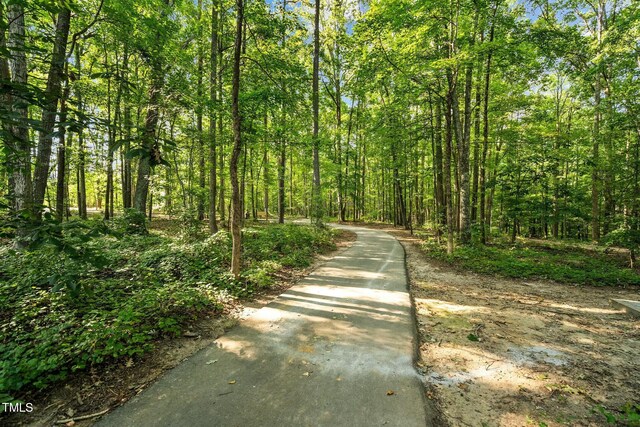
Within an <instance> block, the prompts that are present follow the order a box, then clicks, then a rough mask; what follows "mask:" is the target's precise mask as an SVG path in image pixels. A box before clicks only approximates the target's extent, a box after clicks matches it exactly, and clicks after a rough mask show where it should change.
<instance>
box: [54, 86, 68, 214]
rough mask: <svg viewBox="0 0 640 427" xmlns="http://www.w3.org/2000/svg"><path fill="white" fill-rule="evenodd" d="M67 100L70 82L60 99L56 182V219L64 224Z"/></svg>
mask: <svg viewBox="0 0 640 427" xmlns="http://www.w3.org/2000/svg"><path fill="white" fill-rule="evenodd" d="M67 99H69V81H68V80H67V82H66V85H65V88H64V90H63V92H62V98H61V99H60V124H59V125H58V134H59V136H58V171H57V172H58V176H57V182H56V219H57V220H58V221H60V222H62V219H63V217H64V211H65V209H64V199H65V194H66V185H65V182H66V172H67V156H66V151H67V147H66V140H65V136H66V131H67V128H66V125H65V122H66V121H67Z"/></svg>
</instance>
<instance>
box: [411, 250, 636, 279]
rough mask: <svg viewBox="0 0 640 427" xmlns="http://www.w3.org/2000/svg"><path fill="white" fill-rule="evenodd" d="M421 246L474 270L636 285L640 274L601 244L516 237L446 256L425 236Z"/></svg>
mask: <svg viewBox="0 0 640 427" xmlns="http://www.w3.org/2000/svg"><path fill="white" fill-rule="evenodd" d="M422 249H423V250H424V252H425V254H426V255H428V256H429V257H432V258H435V259H438V260H441V261H445V262H447V263H449V264H451V265H455V266H458V267H461V268H464V269H468V270H471V271H474V272H476V273H484V274H497V275H500V276H503V277H509V278H524V279H548V280H553V281H556V282H561V283H573V284H580V285H594V286H624V287H627V286H638V285H640V274H638V272H637V271H636V270H635V269H633V268H629V265H628V262H627V260H626V258H625V257H624V256H620V255H619V254H617V253H613V254H611V253H606V252H605V248H604V247H589V248H587V247H583V246H580V245H572V244H570V243H569V244H567V243H562V242H558V241H549V242H544V241H541V240H530V239H519V241H517V242H516V243H514V244H512V243H507V242H503V241H500V240H498V241H496V242H494V243H492V244H490V245H470V246H460V247H458V248H456V250H455V251H454V252H453V253H452V254H450V255H448V254H447V253H446V250H445V248H443V247H442V246H440V245H439V244H437V243H436V241H435V240H433V239H431V240H429V239H427V240H425V241H424V242H423V243H422Z"/></svg>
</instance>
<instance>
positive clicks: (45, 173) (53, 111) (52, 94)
mask: <svg viewBox="0 0 640 427" xmlns="http://www.w3.org/2000/svg"><path fill="white" fill-rule="evenodd" d="M70 23H71V10H70V9H69V7H68V6H65V7H63V8H62V9H61V10H60V12H59V13H58V19H57V22H56V32H55V39H54V43H53V54H52V55H51V63H50V66H49V73H48V77H47V87H46V90H45V99H44V105H43V107H42V119H41V130H40V132H39V136H38V154H37V156H36V167H35V173H34V191H33V198H34V209H35V213H36V217H37V218H38V219H40V218H41V217H42V209H43V206H44V194H45V192H46V190H47V181H48V178H49V162H50V160H51V145H52V142H53V130H54V127H55V121H56V115H57V109H58V101H59V100H60V95H61V93H60V91H61V83H62V80H63V78H64V64H65V59H66V51H67V39H68V38H69V27H70Z"/></svg>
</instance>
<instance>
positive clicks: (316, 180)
mask: <svg viewBox="0 0 640 427" xmlns="http://www.w3.org/2000/svg"><path fill="white" fill-rule="evenodd" d="M319 65H320V0H315V15H314V30H313V85H312V86H313V87H312V100H313V197H312V199H311V203H312V208H311V217H312V219H313V220H314V221H315V223H316V224H317V225H320V224H322V216H323V213H322V194H321V186H320V154H319V149H320V140H319V138H318V130H319V129H318V126H319V99H320V94H319V91H318V75H319V70H320V68H319Z"/></svg>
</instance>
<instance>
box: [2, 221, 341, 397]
mask: <svg viewBox="0 0 640 427" xmlns="http://www.w3.org/2000/svg"><path fill="white" fill-rule="evenodd" d="M160 225H162V222H160ZM165 226H167V224H165ZM108 227H110V229H111V231H113V233H108V232H107V233H102V234H100V235H98V236H96V237H93V238H92V239H90V240H84V239H80V236H79V234H78V232H77V231H76V230H74V231H70V230H71V229H67V230H65V231H62V233H61V234H60V235H58V238H59V239H60V241H59V242H58V243H60V242H64V244H65V245H68V246H69V247H73V246H74V244H75V243H77V242H79V241H81V240H82V247H83V248H84V249H86V253H85V255H86V254H89V253H91V251H92V250H96V251H97V250H99V253H100V257H101V260H100V262H99V263H98V262H94V261H95V260H91V261H92V262H89V261H87V257H89V256H88V255H86V257H84V258H83V257H81V256H75V257H74V256H71V255H69V253H68V252H69V251H66V252H65V251H63V250H61V249H60V248H59V247H58V246H56V245H55V244H53V243H51V242H46V243H42V244H40V245H38V246H37V247H35V248H34V249H32V250H29V249H27V250H24V251H15V250H14V249H12V246H11V245H10V244H5V245H3V246H2V248H0V355H1V356H0V395H1V397H2V401H3V402H8V401H12V400H14V399H19V398H20V397H21V396H24V395H25V393H29V392H30V391H33V390H36V389H43V388H46V387H48V386H50V385H52V384H54V383H56V382H57V381H60V380H63V379H64V378H66V377H67V376H68V374H70V373H72V372H75V371H79V370H83V369H86V368H88V367H91V366H96V365H98V364H101V363H104V362H112V361H115V360H118V359H121V358H125V357H126V358H131V357H135V356H137V355H140V354H142V353H145V352H147V351H149V350H150V349H152V348H153V345H154V341H155V340H157V339H160V338H164V337H172V336H176V335H179V334H180V333H181V332H182V330H183V327H184V326H185V325H186V324H188V323H189V322H190V321H194V320H195V319H197V318H198V317H199V316H202V315H204V314H216V313H220V312H221V311H222V310H224V309H225V306H226V305H227V304H228V303H230V302H232V301H233V300H234V299H237V298H242V297H247V296H250V295H252V294H253V293H254V292H256V291H258V290H259V289H261V288H264V287H268V286H269V285H270V284H271V283H272V274H273V273H274V272H276V271H278V270H279V269H282V268H289V267H301V266H307V265H308V264H309V262H310V261H311V259H312V257H313V255H314V254H315V253H317V252H318V251H322V250H324V249H327V248H330V247H332V241H331V235H332V234H331V231H329V230H327V229H322V228H312V227H307V226H300V225H291V224H287V225H275V224H271V225H255V226H251V227H249V228H246V229H245V230H244V234H245V236H246V238H245V240H244V247H243V251H244V253H245V254H246V256H245V264H244V268H243V274H242V276H241V277H240V278H239V279H234V278H233V276H232V275H231V274H230V273H229V262H230V253H231V238H230V236H229V233H227V232H226V231H220V232H218V233H216V234H214V235H211V236H208V237H205V238H202V239H198V240H195V241H194V240H187V239H184V238H182V237H180V235H179V234H177V233H175V232H174V231H175V229H176V227H175V226H173V227H171V226H169V228H166V227H165V228H164V229H162V227H160V228H161V229H160V230H159V231H154V230H152V231H151V232H149V233H146V232H145V233H142V234H139V233H133V234H131V233H118V229H119V227H120V229H122V226H121V225H119V224H118V223H117V222H115V223H110V224H109V225H108ZM127 227H129V226H128V225H126V226H124V229H127ZM129 228H130V227H129ZM129 231H130V230H129Z"/></svg>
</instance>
